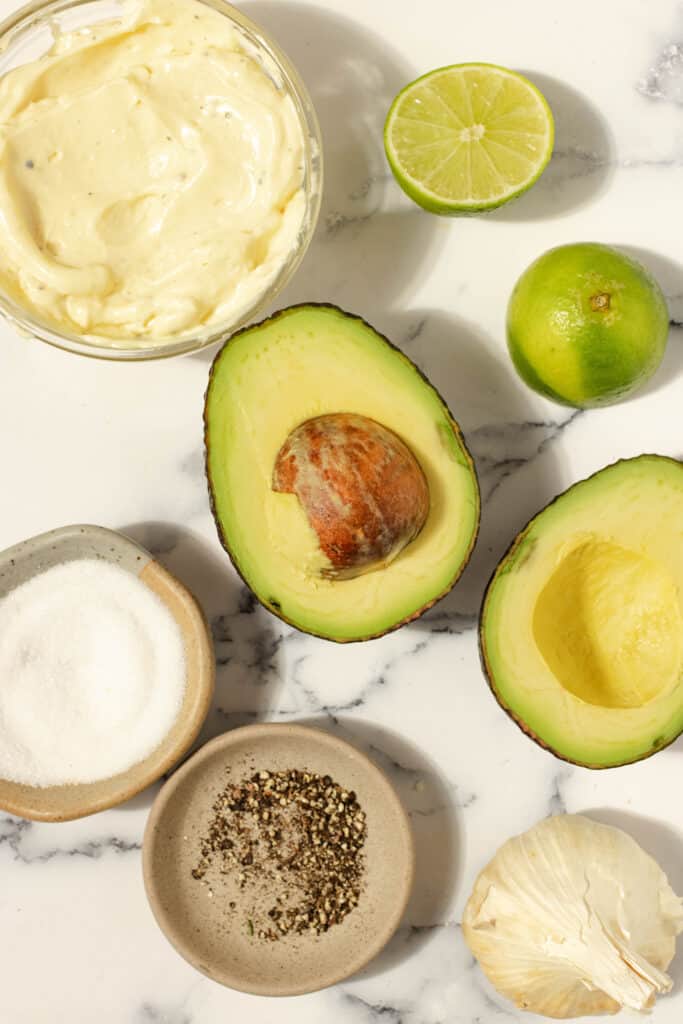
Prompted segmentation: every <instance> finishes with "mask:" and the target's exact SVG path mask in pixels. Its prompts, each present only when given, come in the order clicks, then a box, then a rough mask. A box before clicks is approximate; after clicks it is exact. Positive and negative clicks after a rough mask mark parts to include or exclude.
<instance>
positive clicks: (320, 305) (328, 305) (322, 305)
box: [203, 302, 481, 644]
mask: <svg viewBox="0 0 683 1024" xmlns="http://www.w3.org/2000/svg"><path fill="white" fill-rule="evenodd" d="M294 309H330V310H333V311H335V312H337V313H341V314H342V315H343V316H346V317H348V318H349V319H350V320H358V321H360V323H362V324H363V325H364V326H365V327H367V328H368V329H369V330H371V331H373V332H374V333H375V334H376V335H377V336H378V337H379V338H381V339H382V341H383V342H384V343H385V344H386V345H387V346H388V347H389V348H390V349H392V350H393V351H394V352H396V353H397V354H398V355H400V356H401V358H402V359H407V360H408V362H409V363H410V364H411V365H412V366H414V367H415V369H416V371H417V372H418V374H419V375H420V377H421V378H422V379H423V380H424V382H425V383H426V384H428V385H429V387H430V388H432V390H433V391H436V393H437V395H438V396H439V399H440V400H441V402H442V404H443V407H444V409H445V410H446V411H447V413H448V418H449V420H450V423H451V427H452V429H453V432H454V434H455V435H456V437H457V439H458V442H459V444H460V447H461V448H462V453H463V455H464V457H465V459H466V460H467V465H468V467H469V470H470V472H471V474H472V480H473V483H474V491H475V497H476V502H477V508H476V513H477V515H476V528H475V530H474V532H473V534H472V540H471V542H470V546H469V548H468V549H467V553H466V555H465V558H464V559H463V561H462V564H461V565H460V568H459V570H458V572H457V573H456V575H455V576H454V577H453V579H452V580H451V582H450V583H449V585H448V586H447V587H446V589H445V590H443V591H442V593H440V594H437V596H436V597H435V598H434V599H433V600H432V601H429V602H428V603H427V604H426V605H424V606H423V607H422V608H419V609H418V610H417V611H416V612H415V613H414V614H413V615H409V616H408V617H407V618H405V619H402V620H401V621H400V622H397V623H396V624H395V625H394V626H391V627H390V628H389V629H385V630H382V631H380V632H379V633H373V634H372V635H369V636H363V637H358V638H357V639H351V638H346V637H344V638H338V637H331V636H326V635H323V634H322V633H316V632H315V631H314V630H312V629H302V628H301V626H300V625H299V624H298V623H297V622H294V621H292V619H290V618H288V617H287V616H286V615H283V614H282V612H281V611H280V610H279V609H278V608H275V607H274V606H273V605H270V604H268V603H267V601H266V600H264V598H262V597H261V596H260V595H259V594H257V593H256V592H255V591H254V590H252V588H251V587H250V586H249V584H248V583H247V581H246V579H245V578H244V575H243V574H242V572H241V571H240V569H239V566H238V564H237V559H236V558H235V556H234V555H233V553H232V551H231V549H230V545H229V544H228V540H227V537H226V536H225V535H224V533H223V530H222V528H221V524H220V521H219V519H218V516H217V514H216V504H215V500H214V492H213V484H212V482H211V474H210V473H209V466H208V453H209V446H210V443H211V438H210V428H209V423H208V416H207V413H206V409H207V399H208V395H209V388H210V386H211V381H212V380H213V375H214V370H215V368H216V365H217V363H218V361H219V359H220V357H221V355H222V353H223V351H224V349H225V348H226V347H227V346H228V345H230V343H231V342H232V341H234V340H235V339H236V338H238V337H239V336H240V335H241V334H244V333H246V332H247V331H253V330H254V328H256V327H263V326H264V325H265V324H268V323H272V322H273V321H275V320H278V319H280V317H282V316H283V315H284V314H286V313H289V312H291V311H292V310H294ZM203 420H204V472H205V474H206V479H207V483H208V486H209V503H210V506H211V515H212V516H213V521H214V523H215V524H216V530H217V532H218V539H219V540H220V542H221V545H222V546H223V548H224V550H225V551H226V552H227V554H228V557H229V558H230V561H231V562H232V564H233V567H234V569H235V572H236V573H237V575H238V576H239V577H240V579H241V580H242V582H243V583H244V585H245V586H246V587H247V588H248V590H249V592H250V593H252V594H253V595H254V597H255V598H256V600H257V601H258V602H259V604H261V605H263V607H264V608H265V609H266V610H267V611H269V612H270V613H271V615H276V616H277V617H278V618H279V619H282V621H283V622H286V623H287V625H289V626H293V627H294V628H295V629H297V630H298V631H299V632H300V633H307V634H308V635H309V636H317V637H319V638H320V639H322V640H329V641H331V642H332V643H338V644H350V643H364V642H365V641H366V640H377V639H379V637H381V636H386V635H387V634H388V633H393V632H394V631H395V630H397V629H400V628H401V627H402V626H405V625H407V624H408V623H409V622H414V621H415V620H416V619H419V618H420V617H421V616H422V615H424V614H425V612H428V611H429V610H430V608H433V607H434V605H435V604H437V602H439V601H441V600H442V598H444V597H445V596H446V594H449V593H450V592H451V590H452V589H453V587H454V586H455V584H456V583H457V582H458V580H459V579H460V577H461V576H462V574H463V572H464V571H465V568H466V567H467V564H468V562H469V560H470V557H471V555H472V551H473V550H474V546H475V544H476V543H477V538H478V536H479V528H480V523H481V491H480V488H479V478H478V477H477V471H476V468H475V465H474V460H473V458H472V455H471V454H470V451H469V449H468V447H467V445H466V444H465V439H464V437H463V434H462V431H461V429H460V427H459V425H458V423H457V422H456V420H455V419H454V418H453V415H452V413H451V411H450V409H449V408H448V405H447V404H446V402H445V401H444V400H443V398H442V396H441V395H440V394H439V392H438V391H437V389H436V388H435V387H434V385H433V384H432V382H431V381H430V380H429V378H428V377H427V376H426V375H425V374H424V373H423V372H422V370H421V369H420V368H419V366H417V365H416V364H415V363H413V361H412V359H409V357H408V356H407V355H406V354H405V352H403V351H401V349H400V348H399V347H398V346H397V345H394V343H393V342H392V341H389V339H388V338H387V337H386V336H385V335H384V334H382V333H381V332H380V331H378V330H377V328H376V327H373V326H372V324H370V323H368V321H367V320H364V319H363V317H361V316H358V315H357V314H356V313H347V311H346V310H345V309H342V308H341V307H340V306H336V305H335V304H334V303H332V302H298V303H295V304H294V305H292V306H285V307H284V308H283V309H279V310H277V311H276V312H275V313H272V314H271V315H270V316H268V317H265V318H264V319H263V320H260V321H258V322H257V323H255V324H248V325H247V326H246V327H242V328H240V330H239V331H235V333H234V334H232V335H230V337H229V338H227V339H226V341H224V342H223V344H222V345H221V347H220V349H219V350H218V352H217V353H216V355H215V356H214V359H213V362H212V363H211V369H210V370H209V379H208V383H207V387H206V391H205V392H204V412H203Z"/></svg>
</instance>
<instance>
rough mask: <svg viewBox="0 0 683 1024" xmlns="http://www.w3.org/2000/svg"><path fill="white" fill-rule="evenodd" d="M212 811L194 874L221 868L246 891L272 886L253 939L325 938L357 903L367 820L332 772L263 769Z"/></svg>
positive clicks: (230, 788)
mask: <svg viewBox="0 0 683 1024" xmlns="http://www.w3.org/2000/svg"><path fill="white" fill-rule="evenodd" d="M212 811H213V817H212V818H211V820H210V822H209V826H208V830H207V832H206V834H205V835H204V836H203V837H202V839H201V840H200V857H199V860H198V862H197V864H196V865H195V867H194V868H193V869H192V877H193V878H195V879H196V880H197V881H204V877H205V875H206V874H207V872H208V871H209V870H210V869H211V868H214V869H217V870H218V872H219V873H220V874H221V875H232V876H234V878H235V879H236V881H237V882H238V885H239V888H240V890H242V891H244V890H249V889H253V890H254V891H256V889H259V890H263V886H264V883H265V884H266V885H267V892H268V900H267V901H266V903H268V904H270V905H268V906H265V907H264V911H263V915H262V919H261V920H259V919H258V917H259V915H258V914H257V911H256V910H254V911H252V912H251V917H250V918H249V922H250V925H251V926H250V927H249V933H250V934H252V935H255V936H256V937H258V938H259V939H261V940H264V941H269V942H273V941H277V940H278V939H280V938H281V937H282V936H284V935H288V934H290V933H294V934H297V935H302V934H305V933H309V934H310V933H312V934H316V935H320V934H321V933H322V932H326V931H327V930H328V929H329V928H331V927H332V926H333V925H335V924H338V923H339V922H341V921H342V920H343V919H344V918H345V917H346V915H347V914H349V913H350V912H351V911H352V910H353V909H354V907H356V906H357V904H358V901H359V899H360V896H361V892H362V883H363V873H364V867H365V861H364V855H363V847H364V845H365V839H366V836H367V823H366V816H365V812H364V811H363V810H362V809H361V807H360V806H359V804H358V801H357V798H356V794H355V793H354V792H352V791H348V790H345V789H343V787H341V786H340V785H338V783H336V782H334V781H333V779H332V778H330V776H329V775H324V776H320V775H316V774H314V773H313V772H306V771H300V770H298V769H294V768H292V769H288V770H286V771H278V772H275V771H265V770H261V771H256V772H254V774H253V775H251V776H250V777H249V778H248V779H245V780H243V781H241V782H239V783H229V784H228V785H226V786H225V788H224V789H223V790H222V792H221V793H219V795H218V797H217V798H216V800H215V801H214V803H213V806H212ZM204 884H206V883H204ZM212 884H213V883H212ZM271 894H272V895H271ZM230 906H231V908H233V907H234V903H232V902H231V903H230ZM252 928H253V931H252Z"/></svg>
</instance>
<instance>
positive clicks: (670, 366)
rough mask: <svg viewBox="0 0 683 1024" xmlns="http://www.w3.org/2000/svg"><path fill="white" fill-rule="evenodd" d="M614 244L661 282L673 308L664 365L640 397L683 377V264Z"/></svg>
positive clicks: (641, 250)
mask: <svg viewBox="0 0 683 1024" xmlns="http://www.w3.org/2000/svg"><path fill="white" fill-rule="evenodd" d="M614 244H615V245H616V246H617V248H619V249H621V250H622V252H625V253H626V254H627V255H628V256H631V257H632V259H634V260H638V262H639V263H642V264H643V266H644V267H646V268H647V269H648V270H649V271H650V273H651V274H652V275H653V277H655V278H656V279H657V281H658V282H659V286H660V287H661V289H662V291H663V292H664V294H665V296H666V301H667V305H668V307H669V320H670V323H671V329H670V331H669V342H668V345H667V347H666V352H665V353H664V358H663V359H662V364H661V366H660V367H659V369H658V370H657V372H656V374H655V375H654V377H653V378H652V380H650V381H648V383H647V384H646V385H645V387H644V388H643V389H642V390H641V391H638V392H637V394H638V395H650V394H654V393H655V392H657V391H659V390H660V389H661V388H663V387H667V386H668V385H669V384H670V383H671V382H672V381H673V380H676V379H677V378H678V377H680V376H681V375H682V374H683V265H682V264H680V263H678V261H677V260H673V259H671V257H670V256H663V255H662V254H661V253H659V252H653V251H652V250H651V249H640V248H638V247H637V246H634V245H621V244H620V243H619V242H615V243H614Z"/></svg>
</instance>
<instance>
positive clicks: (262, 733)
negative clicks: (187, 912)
mask: <svg viewBox="0 0 683 1024" xmlns="http://www.w3.org/2000/svg"><path fill="white" fill-rule="evenodd" d="M276 733H280V734H282V733H288V734H289V735H290V736H293V737H295V738H296V737H298V738H299V739H300V740H301V742H302V744H304V745H305V744H310V743H314V744H316V745H322V746H323V747H324V746H327V747H329V748H332V749H334V750H337V751H340V752H342V753H344V754H345V755H346V756H348V757H350V758H351V759H352V760H353V761H355V763H356V764H358V765H359V766H360V768H361V770H362V771H363V772H364V773H365V774H367V775H371V776H372V777H373V779H374V780H375V782H376V783H377V784H378V786H379V788H380V789H381V790H382V792H383V796H384V800H385V801H386V802H387V803H389V804H391V805H392V807H393V810H394V811H395V814H396V820H397V825H398V831H399V832H400V838H401V843H400V847H401V850H402V853H403V857H404V860H405V863H404V870H403V873H402V885H401V888H400V891H397V893H396V900H395V903H394V905H393V912H392V914H391V915H390V917H389V918H388V920H387V921H386V923H385V924H384V927H383V928H382V929H381V930H378V931H376V932H374V933H373V934H372V935H371V936H369V937H368V941H367V942H365V943H364V944H363V945H362V947H359V948H357V949H356V951H355V955H354V956H352V957H349V958H348V959H347V960H346V961H345V962H344V963H343V964H341V963H340V965H339V966H338V968H337V970H336V971H334V972H331V973H330V974H329V975H328V976H325V977H322V978H321V979H320V981H319V982H317V983H309V984H301V985H287V984H285V983H282V984H281V985H280V986H279V987H278V988H277V989H275V988H274V987H272V986H269V985H267V984H264V985H259V984H245V983H244V982H243V981H241V979H240V976H239V974H238V973H236V972H233V971H231V970H230V969H225V968H224V967H223V968H222V969H221V973H220V976H219V975H218V974H217V973H211V974H209V973H208V971H207V969H206V965H205V964H203V963H202V960H201V958H200V957H198V956H197V955H196V954H195V952H194V949H193V947H192V943H191V942H188V941H186V939H185V937H184V934H185V933H184V932H183V930H182V929H178V928H177V927H176V926H175V924H174V920H175V919H174V917H173V915H172V914H170V913H169V912H168V910H167V908H166V907H165V906H164V903H163V901H162V899H161V897H160V895H159V893H158V891H157V887H156V875H155V872H154V867H153V856H154V849H153V848H154V846H155V843H156V840H157V834H158V829H159V826H160V825H161V823H162V822H163V818H164V814H165V812H166V811H167V809H168V807H169V804H172V803H173V799H174V797H175V795H176V792H177V790H178V787H179V785H180V784H181V783H182V782H183V781H184V780H185V779H186V778H187V776H188V775H190V774H191V773H192V772H194V771H196V770H199V771H200V772H201V770H202V766H203V764H204V762H206V761H207V760H209V759H210V758H211V757H212V756H213V755H214V753H215V752H216V751H220V750H224V749H228V748H230V747H232V746H235V745H239V744H240V743H242V741H243V740H244V739H245V738H247V739H249V738H253V739H254V740H255V741H258V740H259V739H268V738H269V737H271V736H273V735H274V734H276ZM415 871H416V851H415V838H414V835H413V829H412V826H411V823H410V819H409V817H408V812H407V811H406V808H405V807H404V805H403V802H402V800H401V799H400V797H399V796H398V793H397V792H396V790H395V788H394V786H393V785H392V784H391V782H390V781H389V779H388V778H387V776H386V775H385V773H384V772H383V771H382V769H381V768H379V766H378V765H377V764H376V763H375V762H374V761H373V760H372V758H370V757H369V756H368V755H367V754H365V753H364V752H363V751H362V750H359V748H358V747H357V746H355V744H353V743H349V742H348V741H347V740H343V739H341V737H339V736H335V735H334V734H332V733H329V732H327V731H326V730H325V729H321V728H318V727H315V726H310V725H304V724H302V723H300V722H296V721H293V722H255V723H252V724H250V725H243V726H239V727H237V728H235V729H230V730H229V731H228V732H224V733H221V734H220V735H219V736H216V737H214V739H212V740H209V741H208V742H207V743H205V744H204V745H203V746H202V747H200V748H199V750H197V751H195V753H194V754H192V755H191V756H190V757H188V758H187V760H186V761H184V762H183V763H182V764H181V765H179V766H178V768H176V769H175V771H174V772H173V774H172V775H171V776H170V777H169V778H168V779H167V781H166V782H165V783H164V785H163V786H162V788H161V789H160V791H159V792H158V793H157V796H156V798H155V800H154V803H153V804H152V807H151V810H150V812H149V815H148V817H147V823H146V825H145V831H144V836H143V841H142V876H143V882H144V886H145V894H146V896H147V900H148V902H149V905H150V908H151V910H152V914H153V915H154V918H155V920H156V923H157V925H158V926H159V928H160V930H161V931H162V932H163V934H164V935H165V937H166V939H167V940H168V942H169V943H170V944H171V946H172V947H173V948H174V949H175V951H176V952H177V953H178V954H179V955H180V956H182V957H183V959H184V960H186V961H187V962H188V963H189V964H191V965H192V966H193V967H194V968H195V969H196V970H198V971H200V972H201V973H202V974H204V975H206V976H207V977H210V978H211V979H212V980H213V981H215V982H217V983H218V984H221V985H224V986H225V987H227V988H231V989H234V990H235V991H237V992H246V993H248V994H249V995H258V996H270V997H286V996H298V995H306V994H308V993H311V992H319V991H321V990H323V989H326V988H329V987H330V986H332V985H336V984H338V983H339V982H341V981H344V980H346V979H347V978H350V977H352V976H353V975H355V974H357V973H358V972H359V971H361V970H363V968H364V967H366V966H367V965H368V964H369V963H370V961H371V960H373V959H374V958H375V957H376V956H378V955H379V953H380V952H381V951H382V950H383V949H384V947H385V946H386V945H387V943H388V942H389V941H390V939H391V938H392V936H393V935H394V934H395V932H396V931H397V929H398V928H399V926H400V924H401V921H402V920H403V917H404V915H405V912H406V909H407V907H408V903H409V900H410V897H411V895H412V892H413V886H414V882H415Z"/></svg>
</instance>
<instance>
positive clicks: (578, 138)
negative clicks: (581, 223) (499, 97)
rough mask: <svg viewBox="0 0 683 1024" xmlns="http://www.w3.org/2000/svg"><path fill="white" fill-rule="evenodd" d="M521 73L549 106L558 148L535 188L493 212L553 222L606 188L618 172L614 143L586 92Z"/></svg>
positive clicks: (516, 218)
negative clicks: (585, 94) (536, 88)
mask: <svg viewBox="0 0 683 1024" xmlns="http://www.w3.org/2000/svg"><path fill="white" fill-rule="evenodd" d="M522 74H524V75H526V76H527V78H529V79H530V80H531V81H532V82H533V83H534V85H537V86H538V88H539V89H540V90H541V92H542V93H543V95H544V96H545V98H546V99H547V100H548V103H549V104H550V107H551V109H552V112H553V115H554V118H555V148H554V151H553V156H552V159H551V161H550V163H549V164H548V166H547V167H546V169H545V171H544V172H543V175H542V176H541V177H540V178H539V180H538V181H537V182H536V184H535V185H534V186H533V188H531V189H530V191H529V192H527V193H526V194H525V195H523V196H521V197H520V198H519V199H518V200H516V201H514V202H512V203H510V204H509V205H507V206H503V207H501V208H500V209H499V210H494V211H493V213H491V214H490V215H489V216H491V217H493V218H494V219H495V220H501V221H512V222H516V221H532V220H550V219H553V218H555V217H562V216H565V215H566V214H569V213H572V212H573V211H575V210H578V209H580V208H581V207H582V206H585V205H586V204H587V203H589V202H591V201H592V200H594V199H595V198H596V196H598V195H599V194H600V193H601V192H604V191H605V189H606V188H607V186H608V183H609V179H610V178H611V176H612V174H613V172H614V151H615V150H614V141H613V138H612V135H611V132H610V130H609V127H608V125H607V122H606V121H605V119H604V118H603V116H602V114H601V113H600V111H599V110H597V108H596V107H595V106H593V104H592V103H591V102H590V100H589V99H588V98H587V97H586V96H583V95H582V94H581V93H579V92H577V90H576V89H574V88H572V87H571V86H569V85H567V84H566V82H562V81H560V80H559V79H557V78H552V77H550V76H549V75H542V74H538V73H537V72H536V71H527V70H522ZM539 255H540V253H539Z"/></svg>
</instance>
